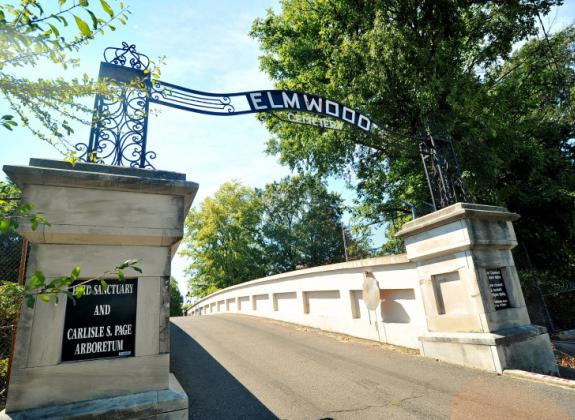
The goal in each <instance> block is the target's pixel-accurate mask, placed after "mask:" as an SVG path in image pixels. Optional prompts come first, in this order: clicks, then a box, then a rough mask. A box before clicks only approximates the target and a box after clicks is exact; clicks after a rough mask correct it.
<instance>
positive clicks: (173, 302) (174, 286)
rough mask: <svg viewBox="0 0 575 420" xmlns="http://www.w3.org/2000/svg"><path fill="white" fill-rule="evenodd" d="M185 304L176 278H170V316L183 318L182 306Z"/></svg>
mask: <svg viewBox="0 0 575 420" xmlns="http://www.w3.org/2000/svg"><path fill="white" fill-rule="evenodd" d="M183 303H184V298H183V297H182V294H181V293H180V289H179V287H178V282H177V281H176V279H175V278H173V277H171V278H170V316H182V315H183V314H184V313H183V309H182V304H183Z"/></svg>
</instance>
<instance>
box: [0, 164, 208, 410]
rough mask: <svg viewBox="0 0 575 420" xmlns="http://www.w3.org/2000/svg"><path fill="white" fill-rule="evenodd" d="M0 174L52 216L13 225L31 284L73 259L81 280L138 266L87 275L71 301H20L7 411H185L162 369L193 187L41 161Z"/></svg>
mask: <svg viewBox="0 0 575 420" xmlns="http://www.w3.org/2000/svg"><path fill="white" fill-rule="evenodd" d="M4 171H5V172H6V173H7V174H8V176H9V177H10V178H11V179H12V180H13V181H14V182H16V183H17V184H18V186H19V187H20V188H21V189H22V191H23V201H24V202H26V203H31V204H32V205H33V206H34V207H33V211H34V212H36V213H39V214H42V215H43V216H44V217H45V218H46V219H47V220H48V221H49V223H50V225H49V226H40V227H39V228H38V229H37V230H32V229H31V227H30V225H29V224H26V223H23V224H22V226H21V228H20V229H19V232H20V234H21V235H23V236H24V237H25V238H27V239H28V240H29V241H30V243H31V244H32V247H31V252H30V257H29V261H28V264H27V279H28V280H29V279H30V277H31V275H32V274H33V273H34V272H35V271H37V270H40V271H42V272H43V273H44V274H45V275H46V277H48V278H52V277H58V276H61V275H67V274H68V275H69V273H70V271H71V270H72V269H73V268H74V267H75V266H80V268H81V273H80V279H81V280H87V279H91V278H93V277H97V276H100V275H102V273H104V272H105V271H106V270H112V269H113V268H114V267H115V266H117V265H119V264H121V263H122V262H123V261H125V260H127V259H138V260H139V261H140V262H139V264H138V265H139V268H141V270H142V273H139V272H137V271H135V270H133V269H129V270H126V271H125V274H126V280H125V281H124V282H121V281H118V280H117V279H115V278H114V277H113V276H111V275H106V282H107V283H108V285H109V286H108V287H107V288H105V287H102V285H101V284H100V282H99V281H92V282H91V283H89V284H88V285H87V287H86V295H85V296H84V297H82V298H80V299H78V300H77V301H76V303H75V304H74V302H72V301H71V300H70V299H66V297H65V296H60V299H59V303H58V304H54V302H49V303H47V302H43V301H40V300H39V299H37V301H36V304H35V305H34V307H33V308H28V307H27V306H26V305H23V306H22V309H21V315H20V321H19V325H18V331H17V338H16V343H15V348H14V357H13V361H12V370H11V375H10V382H9V392H8V399H7V405H6V410H5V413H4V414H3V415H4V416H5V417H8V418H23V417H26V418H28V417H43V418H52V417H58V418H60V417H72V418H75V417H91V416H101V417H102V418H111V417H113V418H139V417H146V418H156V417H161V418H187V409H188V399H187V396H186V393H185V392H184V391H183V390H182V388H181V387H180V385H179V383H178V381H177V380H176V378H175V377H174V376H173V375H172V374H171V373H170V372H169V363H170V341H169V300H170V298H169V296H170V295H169V279H170V260H171V258H172V257H173V255H174V253H175V251H176V249H177V247H178V244H179V241H180V240H181V238H182V236H183V222H184V218H185V216H186V214H187V212H188V210H189V208H190V205H191V203H192V200H193V198H194V196H195V194H196V191H197V189H198V185H197V184H195V183H193V182H188V181H186V180H185V175H184V174H178V173H172V172H163V171H150V170H144V169H136V168H124V167H116V166H105V165H95V164H86V163H78V164H76V165H75V166H71V165H70V164H68V163H66V162H59V161H51V160H39V159H31V161H30V166H4ZM0 417H2V415H0Z"/></svg>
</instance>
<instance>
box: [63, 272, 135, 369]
mask: <svg viewBox="0 0 575 420" xmlns="http://www.w3.org/2000/svg"><path fill="white" fill-rule="evenodd" d="M106 282H107V283H108V287H107V288H105V287H103V286H102V285H101V284H100V282H99V281H98V280H94V281H91V282H89V283H86V284H85V294H84V296H82V297H81V298H79V299H76V304H74V302H73V301H72V300H71V299H68V301H67V303H66V319H65V322H64V337H63V340H62V361H63V362H65V361H70V360H85V359H97V358H101V357H121V356H134V347H135V332H136V330H135V328H136V299H137V295H138V294H137V285H138V283H137V281H136V280H135V279H128V280H125V281H123V282H120V281H118V280H106Z"/></svg>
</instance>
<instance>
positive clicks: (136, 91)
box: [75, 42, 466, 210]
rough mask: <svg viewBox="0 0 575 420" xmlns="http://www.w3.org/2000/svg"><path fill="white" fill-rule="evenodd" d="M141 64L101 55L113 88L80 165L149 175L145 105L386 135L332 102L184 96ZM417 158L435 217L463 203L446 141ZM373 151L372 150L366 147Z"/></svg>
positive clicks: (427, 141)
mask: <svg viewBox="0 0 575 420" xmlns="http://www.w3.org/2000/svg"><path fill="white" fill-rule="evenodd" d="M149 67H150V60H149V58H148V57H147V56H146V55H144V54H141V53H138V52H137V51H136V46H135V45H133V44H132V45H130V44H128V43H125V42H124V43H122V47H121V48H106V50H105V51H104V61H103V62H102V63H101V64H100V72H99V76H98V77H99V79H100V80H103V79H107V80H111V81H114V82H116V83H117V84H118V89H119V91H118V94H117V95H114V96H113V97H106V96H103V95H97V96H96V99H95V103H94V117H93V127H92V129H91V132H90V139H89V141H88V143H87V144H86V143H78V144H77V145H76V146H75V147H76V150H77V151H79V152H80V153H81V156H80V158H81V159H82V160H85V161H87V162H100V163H107V164H111V165H120V166H123V165H127V166H132V167H140V168H150V169H153V165H152V164H151V162H150V161H151V160H153V159H154V158H155V157H156V154H155V152H152V151H149V150H148V148H147V130H148V113H149V106H150V103H155V104H159V105H164V106H168V107H172V108H177V109H182V110H185V111H190V112H194V113H200V114H208V115H216V116H231V115H243V114H253V113H275V112H285V111H288V112H296V113H308V114H315V115H319V116H323V117H327V118H328V119H318V118H305V117H303V118H302V117H296V118H293V117H292V116H290V118H288V119H287V120H286V121H288V122H292V123H299V124H306V125H315V126H318V127H321V128H324V129H338V128H339V126H338V125H336V124H334V123H333V122H334V121H340V122H341V123H345V124H346V125H348V126H350V127H353V128H354V129H357V130H359V131H360V132H362V133H363V134H366V135H369V136H371V137H373V138H375V139H378V138H381V136H382V135H384V134H386V133H387V130H386V129H385V128H384V127H382V126H381V125H378V124H377V123H375V122H374V121H373V120H372V119H371V118H370V117H369V116H367V115H365V114H363V113H361V112H360V111H358V110H356V109H352V108H350V107H347V106H346V105H343V104H340V103H339V102H337V101H333V100H330V99H326V98H323V97H320V96H317V95H312V94H309V93H303V92H295V91H288V90H258V91H249V92H237V93H222V94H220V93H210V92H202V91H199V90H194V89H190V88H185V87H182V86H178V85H175V84H172V83H167V82H164V81H160V80H152V78H151V77H150V69H149ZM418 141H419V151H420V155H421V159H422V161H423V166H424V169H425V175H426V178H427V182H428V186H429V190H430V195H431V200H432V204H433V207H434V209H435V210H437V209H440V208H444V207H447V206H449V205H451V204H454V203H456V202H457V201H460V200H461V199H465V198H466V197H465V189H464V188H463V183H462V181H461V177H460V174H459V168H458V164H457V159H456V156H455V151H454V149H453V146H452V144H451V142H450V141H448V140H445V139H441V138H439V137H437V136H432V135H426V136H424V137H423V138H421V139H418ZM370 147H373V148H376V149H377V148H379V147H380V146H378V145H370Z"/></svg>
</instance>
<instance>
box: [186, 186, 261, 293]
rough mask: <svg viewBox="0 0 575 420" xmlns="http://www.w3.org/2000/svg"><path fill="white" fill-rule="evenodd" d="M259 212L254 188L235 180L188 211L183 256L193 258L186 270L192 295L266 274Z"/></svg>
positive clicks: (259, 206)
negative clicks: (194, 208)
mask: <svg viewBox="0 0 575 420" xmlns="http://www.w3.org/2000/svg"><path fill="white" fill-rule="evenodd" d="M260 214H261V202H260V200H259V199H258V198H257V196H256V194H255V191H253V190H252V189H250V188H247V187H244V186H242V185H241V184H240V183H239V182H237V181H233V182H228V183H225V184H223V185H222V186H221V187H220V189H219V190H218V191H217V192H216V194H215V195H214V197H213V198H211V197H208V198H206V199H205V200H204V201H203V203H202V204H201V205H200V208H199V210H192V211H191V212H190V213H189V214H188V217H187V218H186V222H185V226H186V236H185V239H184V241H185V244H186V247H185V249H184V250H183V251H182V255H185V256H188V257H190V258H191V260H192V263H191V264H190V266H189V267H188V268H187V270H186V273H187V275H188V276H189V279H190V280H189V286H190V292H191V294H192V295H194V296H206V295H207V294H208V293H209V292H211V291H213V290H214V288H224V287H227V286H230V285H232V284H237V283H241V282H244V281H246V280H250V279H253V278H257V277H261V276H263V275H265V271H264V269H263V259H264V255H263V253H262V249H261V247H259V244H260V243H261V240H260V234H259V232H258V229H257V227H258V224H259V222H260Z"/></svg>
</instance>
